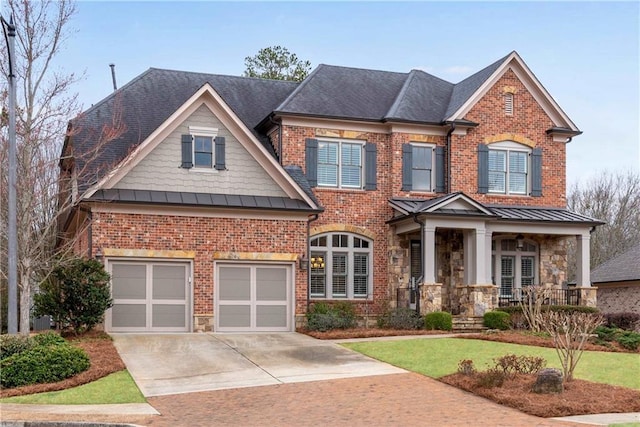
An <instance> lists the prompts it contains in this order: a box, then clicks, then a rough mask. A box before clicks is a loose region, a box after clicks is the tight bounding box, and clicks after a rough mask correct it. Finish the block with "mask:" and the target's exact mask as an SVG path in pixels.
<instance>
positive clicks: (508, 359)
mask: <svg viewBox="0 0 640 427" xmlns="http://www.w3.org/2000/svg"><path fill="white" fill-rule="evenodd" d="M493 362H494V364H495V365H494V369H498V370H500V369H501V370H502V371H503V372H504V373H505V374H506V375H508V376H513V375H516V374H535V373H537V372H538V371H539V370H540V369H542V368H544V367H545V366H546V365H547V361H546V360H545V359H544V358H543V357H536V356H516V355H515V354H506V355H504V356H501V357H498V358H496V359H493Z"/></svg>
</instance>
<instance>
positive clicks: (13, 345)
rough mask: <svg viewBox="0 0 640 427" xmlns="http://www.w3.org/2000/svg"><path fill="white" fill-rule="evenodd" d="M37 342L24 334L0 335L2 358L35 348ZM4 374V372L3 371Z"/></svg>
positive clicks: (0, 356) (0, 354)
mask: <svg viewBox="0 0 640 427" xmlns="http://www.w3.org/2000/svg"><path fill="white" fill-rule="evenodd" d="M35 345H36V343H35V342H34V341H33V340H32V339H31V338H29V337H25V336H22V335H0V359H1V360H4V359H6V358H8V357H11V356H13V355H14V354H18V353H22V352H24V351H27V350H29V349H31V348H33V347H34V346H35ZM3 375H4V373H3Z"/></svg>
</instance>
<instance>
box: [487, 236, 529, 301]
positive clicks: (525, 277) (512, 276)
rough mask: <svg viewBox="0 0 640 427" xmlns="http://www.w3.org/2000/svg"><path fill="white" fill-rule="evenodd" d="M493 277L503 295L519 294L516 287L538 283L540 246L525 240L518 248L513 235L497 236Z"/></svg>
mask: <svg viewBox="0 0 640 427" xmlns="http://www.w3.org/2000/svg"><path fill="white" fill-rule="evenodd" d="M491 249H492V251H491V260H492V265H491V267H492V269H491V277H492V279H493V283H494V284H495V285H498V286H499V287H500V296H501V297H511V296H512V295H514V293H515V294H517V292H514V290H516V289H521V288H522V287H523V286H530V285H534V284H536V283H538V250H537V249H538V248H537V246H536V244H535V242H533V241H530V240H524V242H523V245H522V247H521V248H518V244H517V242H516V239H515V238H513V237H497V238H495V239H494V240H493V242H492V248H491Z"/></svg>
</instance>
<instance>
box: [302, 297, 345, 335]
mask: <svg viewBox="0 0 640 427" xmlns="http://www.w3.org/2000/svg"><path fill="white" fill-rule="evenodd" d="M355 324H356V312H355V307H354V306H353V304H351V303H350V302H348V301H339V302H337V303H334V304H327V303H324V302H317V303H314V304H313V305H312V306H311V308H310V309H309V311H308V312H307V328H308V329H309V330H311V331H320V332H325V331H329V330H331V329H347V328H353V327H354V326H355Z"/></svg>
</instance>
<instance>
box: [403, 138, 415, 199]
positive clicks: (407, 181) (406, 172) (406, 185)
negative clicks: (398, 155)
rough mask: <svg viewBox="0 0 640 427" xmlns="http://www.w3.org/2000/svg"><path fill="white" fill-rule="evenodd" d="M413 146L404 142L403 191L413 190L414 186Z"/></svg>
mask: <svg viewBox="0 0 640 427" xmlns="http://www.w3.org/2000/svg"><path fill="white" fill-rule="evenodd" d="M412 168H413V147H412V146H411V144H402V191H411V188H412V187H413V179H412V174H413V170H412Z"/></svg>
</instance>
